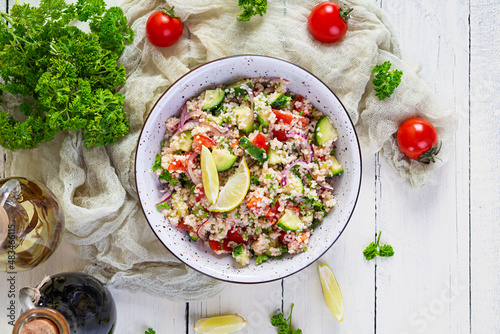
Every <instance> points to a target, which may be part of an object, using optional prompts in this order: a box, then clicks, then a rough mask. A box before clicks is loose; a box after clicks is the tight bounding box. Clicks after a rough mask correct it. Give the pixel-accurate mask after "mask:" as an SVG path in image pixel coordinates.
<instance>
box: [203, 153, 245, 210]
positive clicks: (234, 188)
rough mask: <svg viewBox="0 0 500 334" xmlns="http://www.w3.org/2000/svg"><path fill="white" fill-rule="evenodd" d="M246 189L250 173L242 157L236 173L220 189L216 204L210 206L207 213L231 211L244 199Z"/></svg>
mask: <svg viewBox="0 0 500 334" xmlns="http://www.w3.org/2000/svg"><path fill="white" fill-rule="evenodd" d="M248 188H250V171H249V170H248V166H247V161H246V160H245V157H243V158H241V161H240V165H239V167H238V169H237V170H236V173H235V174H234V175H233V176H231V178H230V179H229V180H228V181H227V183H226V185H225V186H224V187H223V188H222V190H221V192H220V195H219V199H218V200H217V203H215V204H214V205H212V206H210V207H209V208H208V211H215V212H227V211H231V210H233V209H234V208H236V207H237V206H238V205H239V204H240V203H241V202H242V201H243V200H244V199H245V196H246V195H247V192H248Z"/></svg>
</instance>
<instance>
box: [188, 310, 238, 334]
mask: <svg viewBox="0 0 500 334" xmlns="http://www.w3.org/2000/svg"><path fill="white" fill-rule="evenodd" d="M246 325H247V321H246V320H245V319H243V318H242V317H240V316H239V315H238V314H226V315H218V316H215V317H208V318H202V319H200V320H198V321H197V322H196V324H194V331H195V332H196V333H205V334H229V333H234V332H236V331H239V330H240V329H243V328H245V326H246Z"/></svg>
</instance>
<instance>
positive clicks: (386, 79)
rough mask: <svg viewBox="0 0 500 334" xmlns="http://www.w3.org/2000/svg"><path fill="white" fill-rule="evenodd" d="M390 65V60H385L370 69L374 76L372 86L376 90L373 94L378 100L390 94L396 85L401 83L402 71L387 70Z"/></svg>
mask: <svg viewBox="0 0 500 334" xmlns="http://www.w3.org/2000/svg"><path fill="white" fill-rule="evenodd" d="M391 65H392V64H391V62H390V61H386V62H385V63H383V64H381V65H377V66H375V67H374V68H373V71H372V74H375V77H374V78H373V79H372V82H373V88H374V89H375V92H376V93H375V96H377V97H378V99H379V100H380V101H382V100H384V99H386V98H388V97H389V96H391V95H392V93H394V90H395V89H396V87H398V86H399V84H400V83H401V76H402V75H403V72H402V71H399V70H392V71H389V70H390V68H391Z"/></svg>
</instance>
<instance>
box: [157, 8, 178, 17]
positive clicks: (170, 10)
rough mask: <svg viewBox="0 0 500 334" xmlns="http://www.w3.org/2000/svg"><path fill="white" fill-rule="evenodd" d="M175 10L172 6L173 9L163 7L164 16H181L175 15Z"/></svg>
mask: <svg viewBox="0 0 500 334" xmlns="http://www.w3.org/2000/svg"><path fill="white" fill-rule="evenodd" d="M174 8H175V6H172V8H165V7H162V8H161V11H162V12H163V14H165V15H168V16H170V17H179V15H177V14H175V12H174Z"/></svg>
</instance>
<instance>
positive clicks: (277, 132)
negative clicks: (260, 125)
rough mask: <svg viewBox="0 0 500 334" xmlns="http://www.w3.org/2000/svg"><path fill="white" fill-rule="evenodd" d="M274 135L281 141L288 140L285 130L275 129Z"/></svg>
mask: <svg viewBox="0 0 500 334" xmlns="http://www.w3.org/2000/svg"><path fill="white" fill-rule="evenodd" d="M273 136H274V138H277V139H278V140H279V141H281V142H285V141H287V140H288V137H287V135H286V132H285V130H276V129H273Z"/></svg>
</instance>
